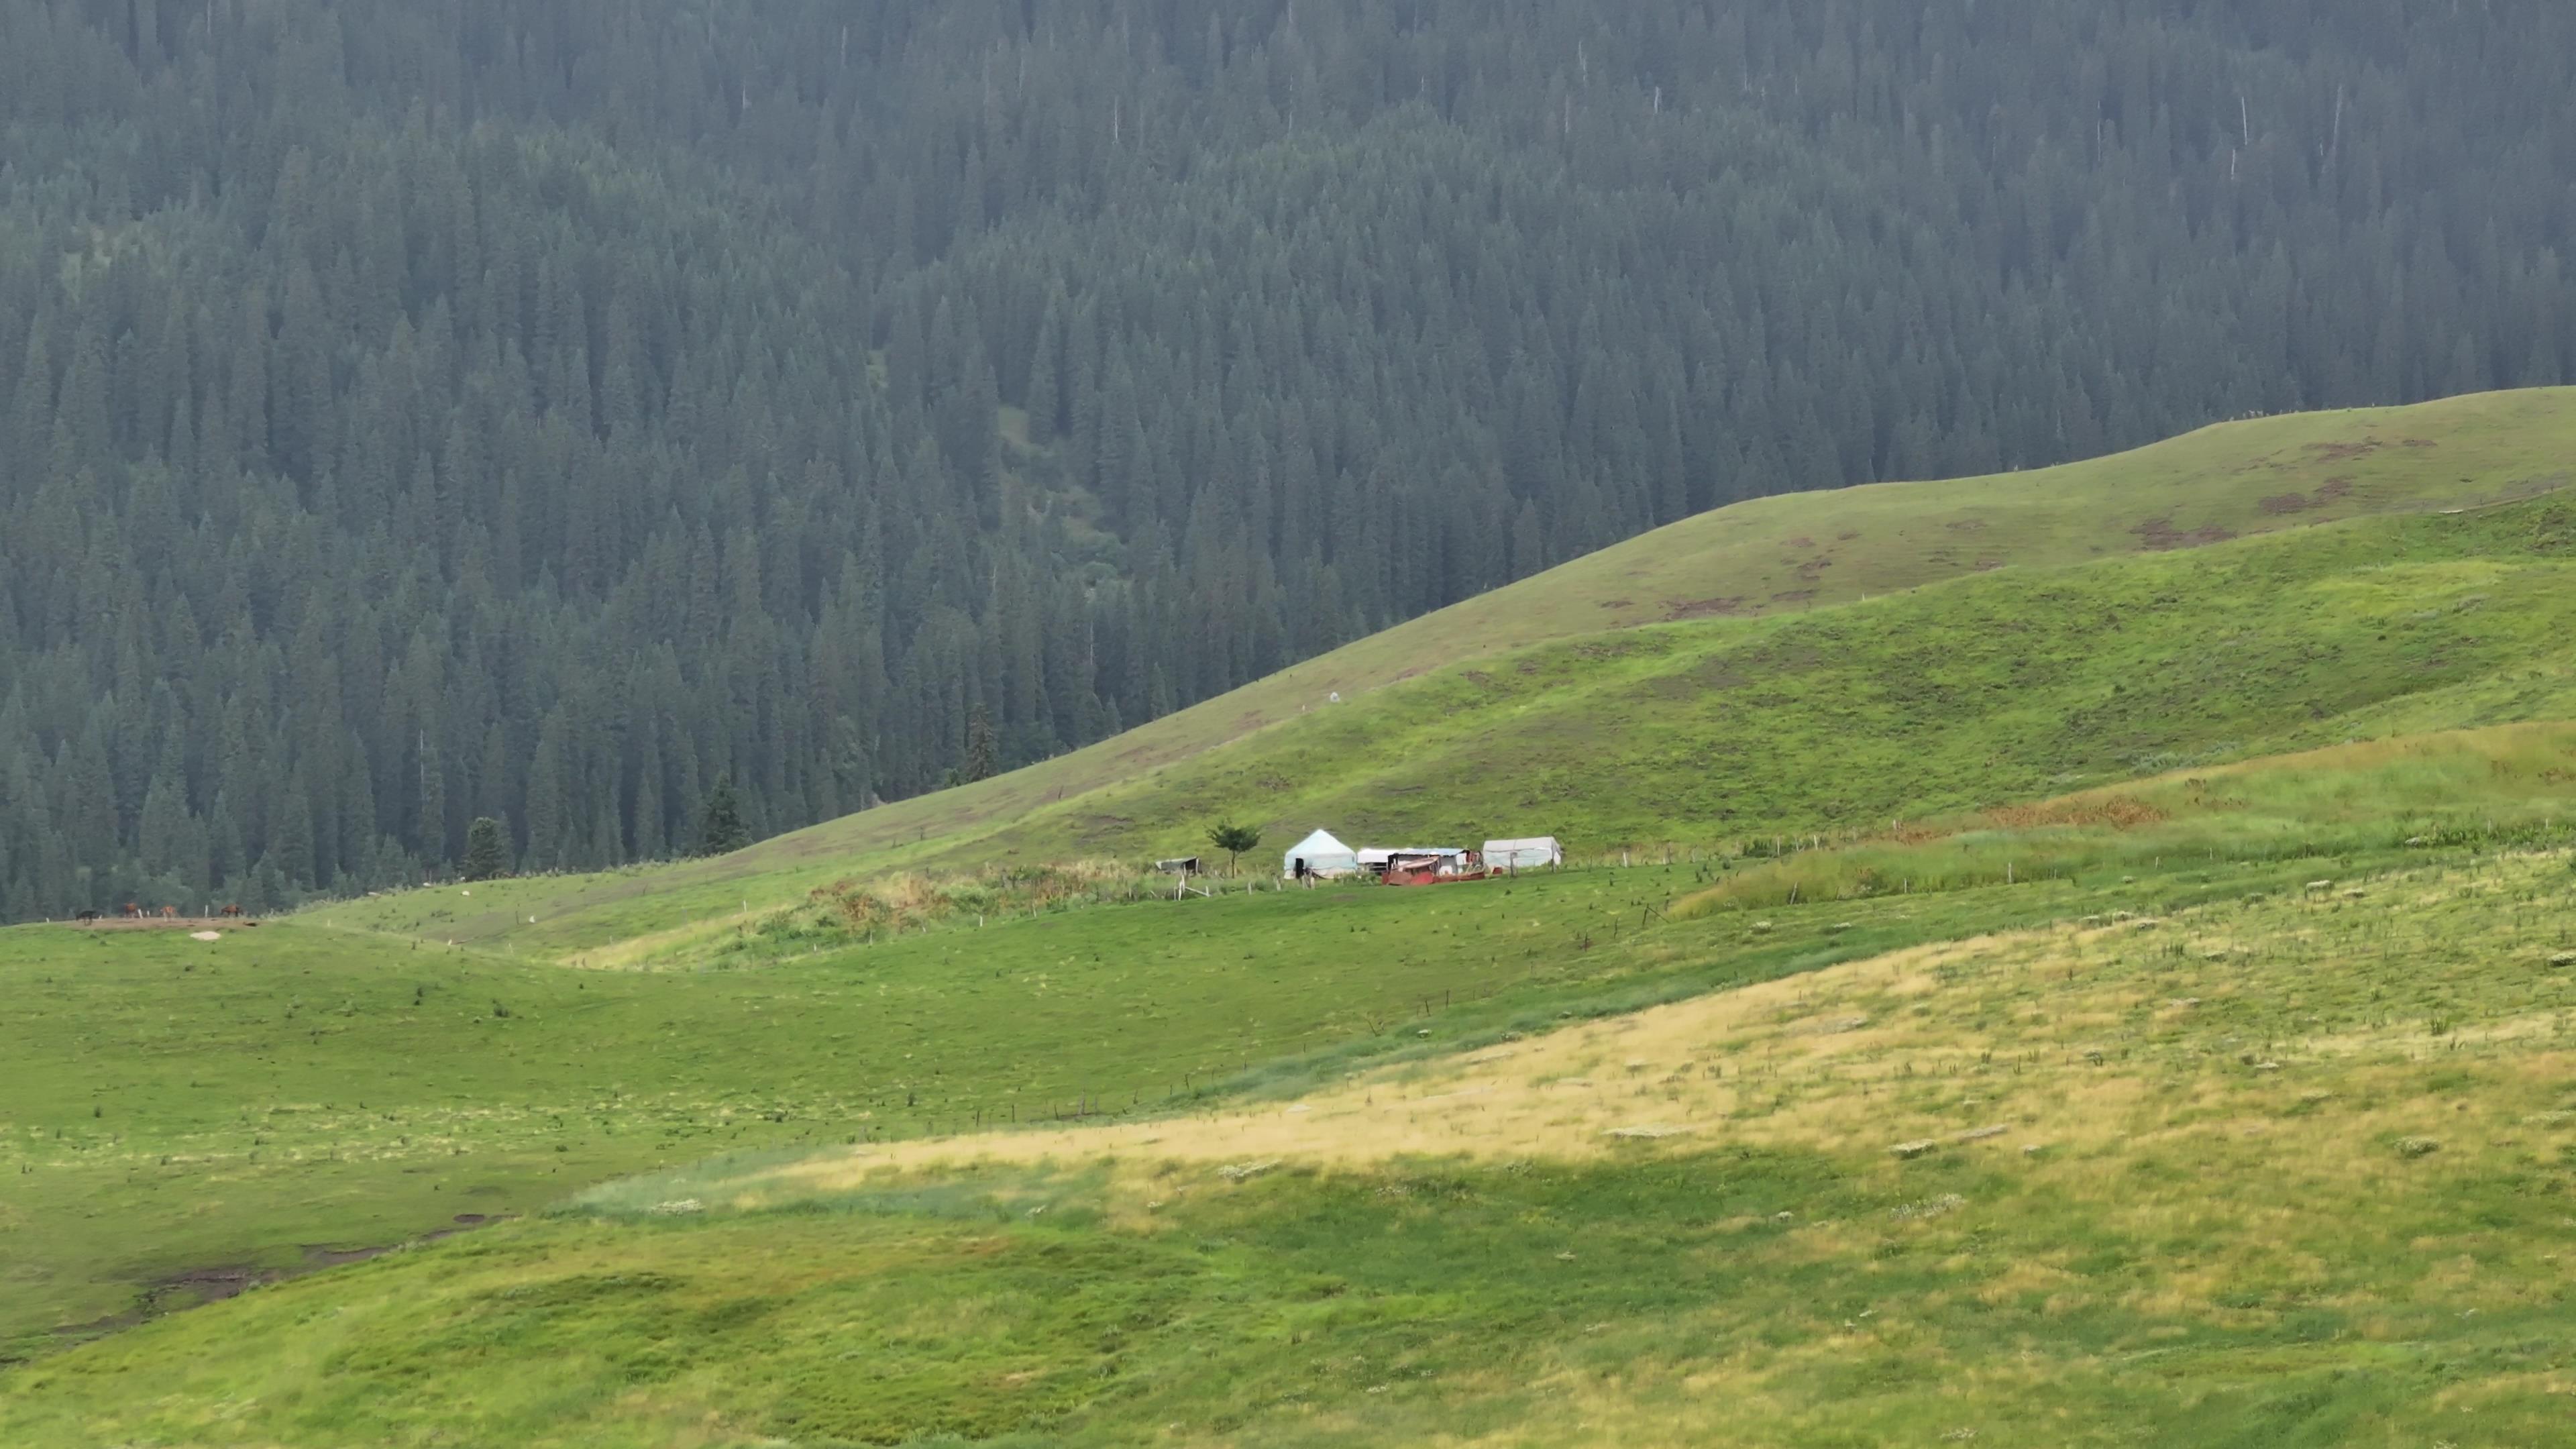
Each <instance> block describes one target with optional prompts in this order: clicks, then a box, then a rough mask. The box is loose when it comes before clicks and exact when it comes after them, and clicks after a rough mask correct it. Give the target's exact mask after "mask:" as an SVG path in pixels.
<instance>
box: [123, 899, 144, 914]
mask: <svg viewBox="0 0 2576 1449" xmlns="http://www.w3.org/2000/svg"><path fill="white" fill-rule="evenodd" d="M124 914H125V915H127V916H129V917H135V918H140V917H141V916H142V914H143V908H142V907H141V906H138V905H136V904H135V903H134V902H132V901H127V902H126V903H125V912H124Z"/></svg>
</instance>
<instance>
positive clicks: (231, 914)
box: [215, 906, 242, 920]
mask: <svg viewBox="0 0 2576 1449" xmlns="http://www.w3.org/2000/svg"><path fill="white" fill-rule="evenodd" d="M215 914H217V915H219V916H223V917H225V918H226V919H228V920H239V919H240V918H241V914H242V908H241V907H239V906H226V907H224V908H223V909H222V910H220V911H218V912H216V913H215Z"/></svg>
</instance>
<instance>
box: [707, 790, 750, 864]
mask: <svg viewBox="0 0 2576 1449" xmlns="http://www.w3.org/2000/svg"><path fill="white" fill-rule="evenodd" d="M749 844H751V829H750V827H749V826H746V825H744V824H743V823H742V806H741V805H740V803H739V802H737V801H736V800H735V799H734V795H733V777H732V776H731V775H718V776H716V786H715V788H714V789H713V790H711V791H709V792H708V793H707V802H706V805H705V807H704V808H703V809H701V810H700V811H699V812H698V854H700V855H730V854H732V853H733V852H735V851H737V850H740V849H742V848H743V847H744V846H746V845H749Z"/></svg>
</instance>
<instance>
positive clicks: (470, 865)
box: [459, 815, 510, 880]
mask: <svg viewBox="0 0 2576 1449" xmlns="http://www.w3.org/2000/svg"><path fill="white" fill-rule="evenodd" d="M509 873H510V856H509V847H508V846H507V845H505V844H504V843H503V842H502V839H501V822H500V821H498V820H495V819H493V818H492V817H491V816H489V815H479V816H476V817H475V820H474V823H473V824H472V825H470V826H468V827H466V830H465V863H464V865H463V867H462V868H461V869H460V871H459V874H461V875H463V876H464V877H465V879H467V880H496V879H498V878H500V877H502V876H505V875H508V874H509Z"/></svg>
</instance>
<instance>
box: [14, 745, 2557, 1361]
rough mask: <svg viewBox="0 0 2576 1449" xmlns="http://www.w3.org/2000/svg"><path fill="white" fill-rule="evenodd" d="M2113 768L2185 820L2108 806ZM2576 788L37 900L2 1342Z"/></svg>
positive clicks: (2100, 796) (2454, 839)
mask: <svg viewBox="0 0 2576 1449" xmlns="http://www.w3.org/2000/svg"><path fill="white" fill-rule="evenodd" d="M2113 795H2117V796H2120V797H2122V798H2131V799H2135V800H2138V801H2141V802H2145V803H2146V804H2148V805H2151V806H2153V807H2154V808H2155V809H2156V810H2157V811H2158V812H2160V818H2156V819H2153V820H2147V819H2140V818H2136V817H2131V816H2125V815H2113V816H2112V817H2111V820H2112V821H2113V822H2116V821H2119V820H2126V821H2127V824H2125V825H2121V824H2118V823H2105V821H2104V815H2105V812H2104V810H2103V809H2102V801H2103V800H2104V799H2106V798H2108V797H2110V796H2113ZM2571 807H2576V727H2571V726H2527V727H2515V728H2508V729H2499V730H2490V731H2482V732H2477V733H2473V734H2466V735H2452V736H2442V737H2435V738H2430V739H2424V740H2416V741H2407V742H2399V743H2391V744H2377V745H2368V746H2352V747H2342V748H2338V749H2333V750H2327V751H2322V752H2319V753H2317V754H2315V755H2312V756H2303V757H2291V758H2288V759H2284V760H2277V761H2258V762H2255V763H2253V764H2250V765H2245V766H2237V767H2229V768H2225V769H2221V770H2215V771H2204V772H2196V773H2193V774H2189V775H2181V776H2174V777H2168V778H2161V779H2155V780H2148V781H2141V782H2136V783H2134V784H2132V785H2126V786H2123V787H2120V788H2119V789H2118V790H2116V791H2097V792H2087V793H2084V794H2079V795H2076V796H2071V797H2065V798H2064V799H2062V800H2060V801H2056V802H2052V803H2050V804H2049V805H2047V806H2043V807H2037V808H2035V809H2033V810H2031V811H2028V812H2025V813H2023V814H2021V815H2017V816H2015V817H2014V818H2016V819H2018V820H2020V821H2021V823H2019V824H2015V825H2004V824H1998V823H1996V822H1994V821H1992V820H1989V819H1984V818H1982V817H1981V818H1979V819H1976V820H1971V821H1965V822H1952V824H1953V825H1956V826H1960V827H1963V828H1961V829H1959V830H1957V831H1956V832H1954V833H1940V832H1938V831H1935V832H1931V833H1928V834H1927V837H1926V838H1924V839H1921V840H1917V841H1912V842H1864V843H1861V844H1857V845H1853V846H1849V847H1845V848H1842V849H1835V850H1824V851H1814V852H1807V853H1804V854H1801V855H1797V856H1793V857H1790V858H1787V859H1783V860H1778V861H1761V860H1748V861H1726V862H1720V861H1715V860H1710V861H1704V862H1693V861H1690V860H1689V859H1687V858H1686V857H1685V858H1684V859H1683V860H1681V861H1680V862H1678V863H1676V864H1673V865H1670V866H1666V865H1662V864H1660V863H1658V864H1653V865H1640V866H1638V867H1637V868H1635V869H1631V870H1624V871H1623V870H1608V869H1604V870H1587V871H1576V872H1568V873H1565V874H1563V875H1558V876H1550V877H1529V878H1525V879H1521V880H1515V881H1508V882H1489V883H1482V884H1478V885H1471V886H1458V887H1439V888H1434V889H1431V890H1427V891H1401V890H1387V889H1382V888H1363V887H1342V888H1328V889H1323V890H1316V891H1295V890H1291V891H1285V892H1276V891H1262V892H1259V893H1257V894H1233V895H1227V896H1223V897H1220V898H1217V899H1213V900H1201V899H1197V898H1192V899H1190V900H1187V901H1183V902H1177V903H1176V902H1172V901H1168V900H1156V901H1149V902H1145V903H1141V904H1136V905H1109V906H1099V907H1091V908H1086V909H1074V910H1066V911H1063V912H1059V913H1055V914H1050V915H1044V916H1040V917H1037V918H1034V919H1021V920H1015V921H1011V922H1004V923H996V924H995V925H993V926H992V927H990V928H989V929H983V930H976V929H974V928H971V927H964V926H960V927H957V928H954V929H949V930H942V931H932V932H927V933H923V934H918V935H913V936H907V937H902V938H898V939H894V940H886V941H879V942H876V943H874V944H869V945H857V944H851V945H845V946H841V947H838V948H835V949H831V950H826V951H818V952H813V953H810V954H803V955H793V956H786V957H782V958H778V959H776V960H774V961H771V962H768V963H765V964H756V965H753V966H750V967H748V968H747V969H699V970H685V969H684V970H665V971H657V972H649V973H643V972H625V971H581V970H568V969H565V968H562V967H559V966H553V965H548V964H542V963H528V962H520V961H516V960H511V959H508V958H505V957H496V956H493V955H491V954H489V953H485V952H480V951H473V950H465V949H457V948H446V947H440V946H427V947H422V946H416V945H414V944H412V943H404V942H399V941H395V940H392V939H390V938H386V937H380V936H365V935H357V934H352V933H344V932H337V931H327V930H322V929H319V928H315V927H312V926H309V925H299V924H295V923H284V924H278V925H272V926H268V927H265V928H262V929H260V930H257V931H251V932H241V933H236V934H233V935H231V936H228V937H227V938H226V939H224V940H223V941H221V942H217V943H201V942H196V941H193V940H191V939H189V938H188V937H187V936H186V935H185V934H184V933H179V932H163V931H105V932H86V931H82V930H80V929H77V928H72V927H60V926H57V927H25V928H19V929H16V930H11V931H7V932H0V985H5V986H6V987H7V989H8V990H9V992H10V997H11V999H12V1000H13V1001H14V1002H16V1003H18V1009H17V1010H14V1011H13V1012H11V1013H10V1014H9V1015H8V1016H7V1017H6V1018H0V1052H5V1054H6V1056H7V1059H8V1060H10V1061H11V1062H12V1063H13V1064H16V1065H17V1066H18V1067H19V1069H18V1070H16V1071H15V1072H14V1074H13V1086H12V1091H11V1093H10V1095H9V1100H8V1102H7V1108H8V1111H7V1115H6V1117H5V1118H0V1179H5V1180H7V1181H8V1182H9V1183H10V1185H11V1189H12V1191H11V1192H10V1193H9V1194H8V1195H7V1197H6V1200H5V1201H6V1204H7V1206H6V1207H5V1209H0V1214H5V1216H0V1275H5V1277H6V1280H7V1281H8V1282H9V1283H10V1285H11V1289H12V1291H11V1292H10V1294H9V1295H8V1296H7V1300H6V1301H7V1304H8V1311H7V1313H6V1315H5V1317H0V1332H5V1334H6V1336H7V1341H9V1342H11V1343H13V1344H14V1345H15V1347H14V1348H13V1349H12V1352H13V1354H15V1355H16V1356H21V1357H24V1356H30V1355H35V1354H41V1353H44V1352H48V1351H51V1350H52V1349H54V1348H58V1347H60V1346H63V1345H64V1344H66V1343H69V1342H75V1341H78V1339H79V1338H81V1337H83V1336H86V1333H88V1332H96V1331H104V1330H105V1329H107V1328H111V1327H114V1326H118V1325H121V1324H122V1323H124V1322H126V1321H129V1320H130V1319H131V1318H132V1317H134V1316H135V1315H137V1314H138V1313H140V1312H143V1311H148V1310H156V1309H164V1308H169V1307H176V1306H181V1305H184V1304H186V1303H188V1302H190V1301H193V1299H194V1298H196V1297H198V1296H201V1295H203V1294H205V1293H208V1292H222V1291H228V1290H229V1288H230V1287H231V1286H234V1284H235V1283H236V1282H237V1280H238V1277H239V1275H243V1274H251V1275H267V1274H275V1273H281V1272H293V1271H298V1270H301V1269H303V1268H306V1267H309V1266H312V1265H314V1264H316V1263H319V1262H326V1261H329V1260H330V1258H331V1256H332V1255H334V1254H338V1253H343V1252H346V1251H348V1250H353V1249H364V1248H373V1247H381V1246H386V1245H390V1244H394V1243H399V1242H403V1241H407V1240H409V1239H412V1238H415V1237H418V1236H420V1235H422V1234H425V1233H431V1232H436V1231H439V1230H441V1229H444V1228H447V1227H450V1226H453V1225H454V1219H455V1217H456V1215H458V1214H475V1215H481V1216H485V1217H498V1216H506V1215H524V1214H527V1213H531V1212H535V1211H539V1210H542V1209H543V1208H545V1207H546V1206H547V1205H548V1204H550V1203H553V1202H557V1201H559V1200H561V1199H562V1198H563V1197H564V1196H566V1195H568V1194H569V1193H571V1192H573V1191H575V1190H577V1189H579V1188H582V1187H586V1186H588V1185H590V1184H592V1183H596V1182H599V1181H602V1180H604V1179H606V1178H610V1177H615V1176H618V1175H622V1174H626V1173H631V1172H636V1171H642V1170H648V1169H654V1168H659V1167H665V1166H669V1165H672V1164H679V1163H686V1162H690V1161H694V1160H697V1159H700V1158H703V1157H707V1156H709V1155H712V1154H717V1153H722V1152H728V1151H734V1150H741V1149H753V1148H769V1147H779V1146H787V1145H794V1144H800V1143H815V1142H823V1141H846V1140H848V1139H850V1138H853V1137H859V1138H865V1139H867V1140H872V1141H874V1140H884V1139H887V1138H905V1137H917V1136H920V1135H922V1134H924V1133H928V1132H933V1131H954V1130H959V1129H971V1128H975V1127H979V1126H981V1127H991V1126H994V1125H996V1124H1000V1125H1006V1126H1007V1125H1010V1124H1013V1123H1022V1124H1025V1123H1029V1122H1033V1121H1053V1120H1056V1119H1058V1118H1060V1117H1062V1116H1064V1115H1066V1114H1068V1113H1073V1114H1091V1115H1126V1114H1133V1113H1148V1114H1150V1113H1153V1112H1157V1111H1163V1110H1170V1109H1171V1107H1172V1105H1173V1103H1174V1101H1175V1099H1176V1098H1177V1099H1178V1100H1179V1101H1180V1102H1182V1103H1189V1102H1199V1101H1206V1100H1210V1099H1212V1098H1213V1097H1215V1096H1219V1095H1223V1094H1240V1093H1244V1092H1252V1093H1255V1094H1259V1095H1266V1096H1277V1095H1279V1094H1281V1093H1285V1092H1293V1091H1297V1090H1301V1089H1304V1088H1306V1087H1309V1086H1311V1085H1312V1084H1314V1083H1315V1082H1317V1081H1324V1080H1331V1079H1333V1078H1334V1077H1335V1075H1336V1074H1338V1073H1339V1072H1341V1071H1344V1070H1348V1069H1351V1068H1352V1067H1354V1066H1355V1065H1359V1064H1365V1063H1367V1062H1371V1061H1377V1060H1383V1059H1385V1058H1388V1057H1391V1056H1402V1057H1424V1056H1433V1055H1437V1054H1440V1053H1446V1052H1451V1051H1455V1050H1459V1049H1461V1048H1462V1047H1473V1046H1476V1045H1479V1044H1483V1043H1489V1042H1491V1041H1493V1040H1495V1039H1497V1038H1498V1037H1499V1036H1500V1035H1501V1034H1502V1033H1504V1032H1506V1031H1522V1032H1528V1031H1536V1030H1541V1029H1545V1028H1547V1027H1549V1026H1551V1025H1553V1024H1554V1023H1555V1022H1556V1021H1557V1020H1559V1019H1560V1013H1565V1014H1572V1015H1575V1016H1583V1017H1589V1016H1595V1015H1600V1014H1603V1013H1609V1012H1616V1011H1624V1010H1632V1009H1636V1008H1638V1007H1641V1006H1647V1005H1652V1004H1654V1003H1657V1002H1663V1001H1672V1000H1678V999H1683V998H1687V997H1690V996H1693V995H1696V994H1699V993H1703V992H1707V991H1710V990H1715V989H1722V988H1725V987H1730V986H1740V985H1743V984H1746V983H1749V982H1754V981H1760V980H1765V979H1770V978H1773V977H1776V976H1779V975H1783V974H1788V973H1794V972H1801V971H1812V970H1817V969H1821V968H1824V967H1829V966H1832V965H1835V964H1838V963H1841V962H1846V961H1850V960H1854V959H1858V958H1861V957H1865V956H1869V955H1873V954H1877V953H1881V952H1884V951H1889V950H1896V949H1902V948H1905V947H1908V946H1913V945H1917V944H1920V943H1923V942H1928V941H1940V940H1948V939H1955V938H1959V937H1963V936H1968V935H1974V934H1978V933H1980V932H1984V931H1988V930H1995V929H2004V928H2010V927H2017V926H2026V925H2030V924H2034V923H2038V922H2045V921H2049V920H2054V919H2062V918H2068V917H2072V916H2076V915H2081V914H2083V913H2085V912H2086V911H2089V910H2093V909H2096V908H2098V903H2099V902H2102V901H2104V900H2110V901H2114V902H2118V903H2121V904H2124V905H2128V906H2132V907H2135V908H2138V909H2151V910H2152V909H2164V908H2167V907H2168V906H2171V905H2174V904H2186V905H2187V904H2189V903H2191V902H2193V901H2200V900H2206V899H2212V898H2218V897H2224V896H2227V895H2229V894H2231V893H2235V892H2242V891H2247V890H2268V891H2290V892H2295V891H2296V890H2298V889H2300V888H2301V887H2302V886H2303V884H2304V883H2305V882H2307V881H2308V880H2310V879H2312V878H2314V877H2316V876H2317V875H2319V874H2333V875H2340V874H2345V873H2348V872H2350V871H2352V870H2355V869H2367V868H2387V867H2390V866H2393V865H2397V864H2402V863H2406V862H2410V861H2414V860H2418V859H2425V858H2449V857H2454V856H2457V855H2460V854H2461V853H2463V852H2473V851H2477V850H2481V849H2489V850H2491V849H2494V848H2497V847H2499V846H2503V845H2514V844H2529V843H2532V841H2533V839H2534V838H2535V837H2534V834H2533V832H2535V831H2538V832H2541V833H2542V834H2543V835H2549V834H2551V833H2553V832H2554V833H2555V834H2558V835H2563V834H2564V829H2565V827H2564V822H2566V821H2568V820H2569V819H2570V818H2571V816H2576V809H2571ZM2067 821H2076V822H2088V821H2089V822H2092V823H2071V824H2070V823H2064V822H2067ZM2410 840H2412V841H2415V842H2417V843H2416V844H2414V845H2409V844H2408V843H2407V842H2408V841H2410ZM1891 852H1894V854H1891ZM2015 862H2017V863H2018V865H2017V868H2010V867H2012V865H2013V863H2015ZM2007 874H2009V875H2010V877H2011V884H2009V885H2007V884H2006V883H2005V878H2006V876H2007ZM1784 882H1794V883H1797V884H1799V885H1801V886H1802V887H1803V890H1802V892H1801V895H1800V900H1799V901H1796V902H1793V901H1792V900H1791V899H1790V898H1789V897H1790V892H1789V891H1788V890H1787V889H1786V888H1785V886H1784V884H1783V883H1784ZM1757 908H1758V914H1759V915H1760V916H1762V917H1763V919H1762V920H1761V921H1758V922H1757V921H1756V920H1755V919H1754V916H1755V914H1756V910H1757ZM1693 915H1699V916H1701V917H1702V919H1698V920H1691V919H1687V918H1688V917H1690V916H1693ZM1667 916H1669V917H1670V919H1667ZM1757 925H1761V926H1767V927H1768V928H1769V929H1767V930H1758V931H1757V930H1756V929H1755V927H1756V926H1757ZM727 959H730V960H750V961H755V962H756V961H757V960H758V958H757V957H728V958H727ZM499 1011H506V1012H507V1013H508V1015H506V1016H502V1015H497V1014H496V1013H497V1012H499ZM84 1325H86V1326H87V1328H86V1330H85V1331H75V1332H73V1333H70V1334H63V1333H60V1332H58V1330H63V1329H67V1328H68V1329H74V1330H83V1326H84Z"/></svg>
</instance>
